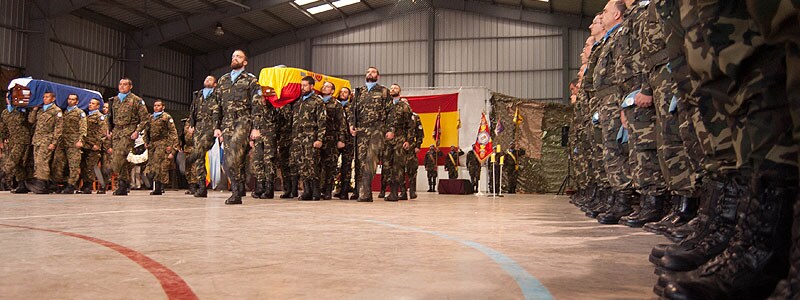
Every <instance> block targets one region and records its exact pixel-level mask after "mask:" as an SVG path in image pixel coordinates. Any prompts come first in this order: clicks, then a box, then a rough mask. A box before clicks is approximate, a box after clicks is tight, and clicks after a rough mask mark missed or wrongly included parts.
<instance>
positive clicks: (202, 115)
mask: <svg viewBox="0 0 800 300" xmlns="http://www.w3.org/2000/svg"><path fill="white" fill-rule="evenodd" d="M220 113H221V112H220V106H219V94H218V93H217V92H216V89H214V90H213V91H211V93H210V94H208V98H206V97H203V91H202V90H199V91H195V92H194V100H192V105H191V106H190V107H189V122H188V124H189V126H191V127H194V128H195V129H196V130H201V131H203V130H211V131H213V130H214V129H216V128H219V124H217V122H219V120H220Z"/></svg>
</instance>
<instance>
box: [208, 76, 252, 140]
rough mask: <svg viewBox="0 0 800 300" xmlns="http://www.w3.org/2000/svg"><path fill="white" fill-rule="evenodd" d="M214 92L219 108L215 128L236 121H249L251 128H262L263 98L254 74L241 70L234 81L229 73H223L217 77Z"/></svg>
mask: <svg viewBox="0 0 800 300" xmlns="http://www.w3.org/2000/svg"><path fill="white" fill-rule="evenodd" d="M214 92H215V93H218V95H217V97H219V105H220V108H221V109H220V112H221V113H220V115H219V116H218V119H217V126H219V128H217V129H221V128H222V127H225V126H231V125H229V124H234V123H236V122H251V124H252V128H253V129H256V128H264V125H263V122H264V120H263V112H262V110H263V109H264V108H263V107H264V102H263V101H264V98H263V97H262V96H261V86H260V85H258V78H256V75H253V74H252V73H248V72H246V71H242V73H241V74H239V76H237V77H236V82H234V81H233V80H232V79H231V73H230V72H228V73H225V75H222V77H220V78H219V82H217V89H216V90H214Z"/></svg>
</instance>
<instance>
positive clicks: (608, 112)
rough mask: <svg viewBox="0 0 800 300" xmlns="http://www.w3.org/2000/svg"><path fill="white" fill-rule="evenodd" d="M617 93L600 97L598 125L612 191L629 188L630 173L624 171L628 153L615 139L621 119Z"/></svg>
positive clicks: (620, 125)
mask: <svg viewBox="0 0 800 300" xmlns="http://www.w3.org/2000/svg"><path fill="white" fill-rule="evenodd" d="M617 99H619V95H617V94H611V95H607V96H605V97H603V98H602V99H600V101H601V103H604V104H603V105H602V106H601V107H600V126H601V129H602V137H603V162H604V163H605V169H606V177H607V178H608V182H609V184H610V187H611V188H612V189H613V190H614V191H620V190H625V189H629V188H631V184H632V182H631V180H630V174H628V173H627V172H626V171H625V168H626V165H627V164H628V153H627V152H625V151H623V149H622V146H620V144H619V142H618V141H617V134H618V133H619V129H620V127H622V121H621V120H620V108H619V106H617V105H616V102H617Z"/></svg>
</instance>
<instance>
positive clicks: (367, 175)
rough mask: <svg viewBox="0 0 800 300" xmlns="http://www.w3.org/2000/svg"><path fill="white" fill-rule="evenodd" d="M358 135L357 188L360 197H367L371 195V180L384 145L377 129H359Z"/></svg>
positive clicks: (381, 135)
mask: <svg viewBox="0 0 800 300" xmlns="http://www.w3.org/2000/svg"><path fill="white" fill-rule="evenodd" d="M357 135H358V141H357V142H358V144H357V145H356V147H358V157H357V159H358V161H359V163H360V164H361V166H360V168H359V169H360V170H361V171H360V172H361V174H360V177H359V178H358V188H359V189H360V191H359V196H360V197H362V198H363V197H369V196H370V194H371V193H372V178H374V177H375V171H376V169H377V166H378V158H379V155H380V152H381V150H382V149H383V144H384V140H385V138H384V132H383V130H380V129H378V128H372V127H366V128H363V129H360V130H359V131H358V133H357Z"/></svg>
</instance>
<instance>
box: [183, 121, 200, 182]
mask: <svg viewBox="0 0 800 300" xmlns="http://www.w3.org/2000/svg"><path fill="white" fill-rule="evenodd" d="M181 121H182V122H183V145H181V149H180V151H181V152H183V155H184V157H186V158H187V159H186V163H185V164H186V165H185V166H184V170H185V171H184V172H185V174H184V177H186V183H187V184H188V185H189V188H188V189H186V192H183V193H184V194H186V195H194V193H195V192H197V182H198V180H197V172H196V170H195V169H194V163H193V162H189V160H188V157H189V156H190V155H192V154H194V153H195V152H194V131H191V130H189V129H190V128H191V126H189V119H181ZM197 157H198V156H195V159H197Z"/></svg>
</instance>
